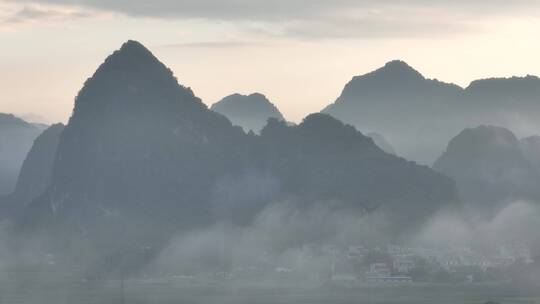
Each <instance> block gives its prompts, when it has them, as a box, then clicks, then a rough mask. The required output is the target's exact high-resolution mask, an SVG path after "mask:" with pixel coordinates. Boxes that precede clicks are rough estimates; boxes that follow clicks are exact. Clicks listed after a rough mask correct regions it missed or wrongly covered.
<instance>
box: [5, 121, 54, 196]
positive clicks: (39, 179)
mask: <svg viewBox="0 0 540 304" xmlns="http://www.w3.org/2000/svg"><path fill="white" fill-rule="evenodd" d="M63 131H64V125H63V124H55V125H52V126H50V127H49V128H47V129H46V130H45V131H44V132H43V133H41V135H39V136H38V138H36V140H35V141H34V144H33V145H32V148H31V149H30V151H29V152H28V155H27V156H26V159H25V161H24V163H23V165H22V167H21V172H20V173H19V178H18V179H17V184H16V186H15V191H14V192H13V194H11V197H10V199H11V200H12V201H15V202H17V203H18V204H24V205H26V204H28V203H30V202H31V201H32V200H33V199H35V198H36V197H38V196H39V195H42V194H43V193H44V192H45V191H46V190H47V188H48V186H49V183H50V182H51V177H52V169H53V163H54V160H55V157H56V150H57V148H58V142H59V141H60V135H61V134H62V132H63Z"/></svg>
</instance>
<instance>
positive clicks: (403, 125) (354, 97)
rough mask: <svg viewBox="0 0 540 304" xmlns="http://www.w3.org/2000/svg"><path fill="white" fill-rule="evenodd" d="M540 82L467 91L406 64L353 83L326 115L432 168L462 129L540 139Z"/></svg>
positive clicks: (514, 81)
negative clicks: (496, 129)
mask: <svg viewBox="0 0 540 304" xmlns="http://www.w3.org/2000/svg"><path fill="white" fill-rule="evenodd" d="M539 93H540V79H539V78H538V77H535V76H526V77H512V78H492V79H483V80H476V81H473V82H472V83H471V84H470V85H469V86H468V87H467V88H461V87H459V86H457V85H455V84H449V83H444V82H441V81H439V80H436V79H427V78H425V77H424V76H423V75H422V74H420V73H419V72H418V71H416V70H415V69H413V68H412V67H410V66H409V65H407V64H406V63H405V62H402V61H392V62H389V63H387V64H386V65H385V66H384V67H382V68H380V69H378V70H376V71H373V72H371V73H368V74H365V75H362V76H356V77H354V78H353V79H352V80H351V81H350V82H349V83H348V84H347V85H346V86H345V88H344V89H343V91H342V93H341V95H340V96H339V97H338V98H337V100H336V101H335V102H334V103H333V104H330V105H329V106H327V107H326V108H325V109H323V110H322V112H323V113H328V114H331V115H332V116H334V117H336V118H338V119H340V120H342V121H344V122H346V123H351V124H353V125H354V126H355V127H356V128H358V130H360V131H362V132H377V133H380V134H382V135H384V136H385V137H386V138H387V139H388V141H389V142H391V143H392V145H393V146H394V148H395V149H396V152H397V153H398V154H399V155H402V156H404V157H406V158H408V159H411V160H415V161H419V162H422V163H426V164H431V163H432V162H433V161H434V160H435V159H436V158H437V157H438V156H439V155H440V153H441V151H443V150H444V147H445V146H446V143H448V141H449V140H450V139H451V138H452V137H453V136H454V135H455V134H457V133H458V132H460V131H461V130H462V129H463V128H466V127H475V126H478V125H482V124H490V125H498V126H502V127H505V128H508V129H511V130H513V131H514V132H516V134H517V135H518V136H520V137H522V136H529V135H532V134H538V133H540V123H539V122H538V120H537V119H536V117H538V114H540V103H539V102H538V101H539V96H540V95H539Z"/></svg>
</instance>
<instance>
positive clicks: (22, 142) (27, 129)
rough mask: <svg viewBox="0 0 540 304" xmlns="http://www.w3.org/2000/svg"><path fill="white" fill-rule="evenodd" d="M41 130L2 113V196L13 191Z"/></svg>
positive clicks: (0, 134) (0, 149)
mask: <svg viewBox="0 0 540 304" xmlns="http://www.w3.org/2000/svg"><path fill="white" fill-rule="evenodd" d="M40 133H41V129H40V128H37V127H36V126H34V125H32V124H30V123H27V122H26V121H24V120H22V119H20V118H18V117H15V116H14V115H12V114H2V113H0V195H2V194H8V193H11V191H13V188H14V187H15V183H16V180H17V176H18V174H19V170H20V168H21V165H22V163H23V161H24V158H25V157H26V153H28V150H30V147H31V146H32V142H33V141H34V139H35V138H36V137H37V136H38V135H39V134H40Z"/></svg>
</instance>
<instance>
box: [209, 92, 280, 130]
mask: <svg viewBox="0 0 540 304" xmlns="http://www.w3.org/2000/svg"><path fill="white" fill-rule="evenodd" d="M211 110H212V111H215V112H217V113H220V114H223V115H224V116H226V117H227V118H229V119H230V120H231V121H232V123H233V124H235V125H238V126H241V127H242V128H243V129H244V130H245V131H246V132H249V131H253V132H255V133H258V132H260V131H261V129H262V128H263V127H264V126H265V125H266V122H267V120H268V118H277V119H279V120H285V118H284V117H283V115H282V114H281V113H280V112H279V110H278V108H276V106H275V105H274V104H272V103H271V102H270V101H269V100H268V99H267V98H266V96H264V95H262V94H260V93H254V94H250V95H241V94H233V95H229V96H227V97H225V98H223V99H222V100H220V101H218V102H216V103H215V104H213V105H212V107H211Z"/></svg>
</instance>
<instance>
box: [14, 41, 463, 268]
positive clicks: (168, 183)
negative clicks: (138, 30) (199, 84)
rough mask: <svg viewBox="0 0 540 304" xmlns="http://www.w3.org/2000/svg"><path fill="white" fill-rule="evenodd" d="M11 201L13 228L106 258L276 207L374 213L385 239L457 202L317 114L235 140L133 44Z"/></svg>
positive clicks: (89, 90) (35, 160) (36, 151)
mask: <svg viewBox="0 0 540 304" xmlns="http://www.w3.org/2000/svg"><path fill="white" fill-rule="evenodd" d="M253 97H255V98H256V99H261V100H263V102H264V103H265V104H268V103H266V101H265V99H264V98H263V96H262V95H255V96H253V95H251V97H249V98H253ZM250 102H251V101H250ZM277 113H279V112H277ZM57 142H58V144H57V148H56V149H55V146H56V143H57ZM49 176H50V181H49V182H48V183H46V182H45V180H47V179H48V177H49ZM45 184H47V186H46V187H44V185H45ZM44 188H46V189H45V190H43V193H39V192H36V191H37V190H41V189H44ZM40 192H41V191H40ZM29 195H32V196H35V197H34V198H33V199H30V198H29V197H28V196H29ZM15 197H20V198H19V199H18V202H16V205H15V206H16V208H15V209H16V210H15V211H16V212H15V214H16V216H15V218H14V221H15V223H16V226H17V227H18V228H17V229H18V230H21V231H26V233H31V232H32V231H36V229H39V231H51V235H54V238H55V239H56V240H57V241H62V240H64V239H65V238H68V239H71V238H73V237H75V238H76V239H80V237H81V236H82V237H83V239H85V240H87V241H88V242H90V243H91V244H93V245H92V248H94V249H95V250H96V251H97V252H101V253H106V255H108V256H109V257H110V258H111V259H113V260H114V257H115V256H122V257H124V256H125V254H126V251H129V252H131V253H133V252H140V251H139V249H136V248H142V247H145V248H146V247H148V248H159V246H160V245H162V244H163V243H164V242H166V241H167V239H168V237H170V236H171V235H173V234H174V233H175V232H177V231H181V230H186V229H188V230H189V229H193V228H196V227H204V226H206V225H211V224H212V223H216V222H218V221H222V220H226V221H232V222H234V223H237V224H238V225H244V224H249V223H250V222H251V221H252V220H253V219H254V218H255V217H256V216H257V214H258V213H259V212H261V211H262V210H264V209H265V208H267V207H268V206H269V205H272V204H274V203H275V202H283V201H290V202H293V204H294V205H295V206H296V208H300V209H304V208H309V206H311V205H315V204H321V203H322V204H323V205H326V207H327V208H330V207H331V208H334V209H337V210H350V212H352V213H357V214H358V215H359V216H361V215H363V214H366V213H371V212H374V211H376V210H377V212H379V211H380V212H384V214H386V215H387V216H388V219H391V220H390V221H389V223H391V224H390V225H388V226H389V227H388V232H390V233H402V232H404V231H406V230H407V229H413V228H414V227H415V226H416V225H419V224H420V223H422V222H423V221H424V220H426V219H427V218H429V216H431V215H432V214H433V213H435V212H436V211H437V210H439V209H440V208H442V207H445V206H453V205H455V204H456V203H457V201H458V196H457V190H456V188H455V184H454V182H453V181H452V180H451V179H450V178H447V177H445V176H444V175H442V174H440V173H437V172H435V171H434V170H432V169H430V168H429V167H425V166H419V165H416V164H415V163H413V162H409V161H407V160H405V159H403V158H399V157H396V156H394V155H391V154H388V153H385V152H383V150H381V148H379V147H377V145H375V143H374V141H373V140H372V139H371V138H369V137H366V136H364V135H362V134H361V133H360V132H358V131H356V130H355V128H354V127H352V126H348V125H344V124H343V123H341V122H340V121H338V120H336V119H334V118H332V117H330V116H328V115H326V114H312V115H310V116H308V117H306V118H305V119H304V120H303V122H302V123H300V124H299V125H296V126H290V125H288V124H287V123H286V122H285V121H283V119H282V116H280V115H278V117H277V118H275V117H274V118H270V119H269V121H268V124H267V125H266V126H265V127H264V128H263V129H262V130H261V132H260V135H255V134H254V133H249V134H246V133H245V132H244V131H243V130H242V129H241V128H240V127H236V126H233V124H232V123H231V122H230V121H229V120H228V119H227V118H225V117H224V116H222V115H221V114H218V113H216V112H213V111H211V110H209V109H207V107H206V106H205V105H204V104H203V103H202V102H201V100H200V99H199V98H197V97H196V96H195V95H194V93H193V92H192V91H191V90H190V89H189V88H187V87H184V86H182V85H179V84H178V83H177V81H176V78H175V77H174V76H173V74H172V72H171V71H170V70H169V69H168V68H167V67H166V66H165V65H163V64H162V63H161V62H159V61H158V59H156V58H155V57H154V56H153V55H152V53H150V51H148V50H147V49H146V48H145V47H144V46H142V45H141V44H139V43H138V42H135V41H129V42H127V43H125V44H124V45H123V46H122V47H121V48H120V50H118V51H116V52H114V53H113V54H112V55H111V56H109V57H108V58H107V59H106V60H105V62H104V63H103V64H102V65H101V66H100V67H99V68H98V69H97V71H96V72H95V74H94V75H93V76H92V77H91V78H90V79H88V80H87V81H86V82H85V85H84V87H83V88H82V89H81V91H80V92H79V95H78V96H77V97H76V100H75V107H74V110H73V114H72V116H71V118H70V120H69V122H68V124H67V125H66V126H65V128H64V127H63V126H61V125H55V126H53V127H51V128H49V129H48V130H47V131H45V133H44V134H43V135H42V136H40V138H38V140H36V142H35V144H34V147H33V148H32V150H31V152H30V153H29V155H28V157H27V160H26V162H25V164H24V166H23V170H22V172H21V178H20V179H19V184H18V186H17V191H16V192H15V193H14V194H13V195H12V198H15ZM17 203H18V205H17ZM298 241H300V240H298ZM53 243H54V244H55V245H54V246H53V247H54V248H59V247H62V246H59V245H58V244H57V243H56V242H53ZM68 243H69V242H68ZM70 244H72V245H69V246H73V243H70ZM51 246H52V245H51ZM134 246H135V247H134ZM50 249H51V248H50ZM51 250H52V249H51ZM139 258H142V255H137V254H135V256H134V258H133V259H134V260H137V259H139ZM134 263H135V264H138V263H139V262H134Z"/></svg>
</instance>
